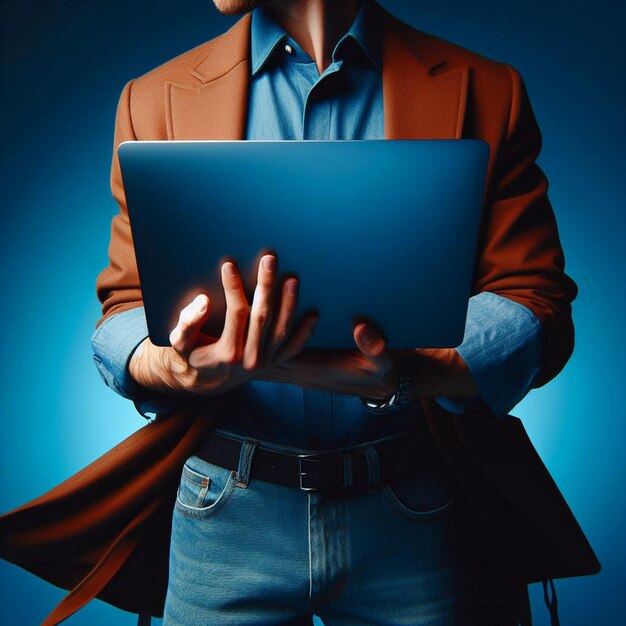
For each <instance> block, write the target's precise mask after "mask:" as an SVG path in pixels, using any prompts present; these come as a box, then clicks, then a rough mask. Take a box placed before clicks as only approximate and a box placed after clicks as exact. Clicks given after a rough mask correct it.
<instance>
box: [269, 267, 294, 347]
mask: <svg viewBox="0 0 626 626" xmlns="http://www.w3.org/2000/svg"><path fill="white" fill-rule="evenodd" d="M298 287H299V281H298V279H297V278H289V279H288V280H286V281H285V282H284V283H283V287H282V293H281V298H280V308H279V310H278V315H277V317H276V323H275V324H274V329H273V331H272V337H271V347H270V358H272V357H273V356H274V354H275V353H276V351H277V350H278V348H279V347H280V346H281V345H282V344H283V342H284V341H285V339H287V337H288V336H289V333H290V332H291V327H292V326H293V320H294V317H295V314H296V308H297V306H298Z"/></svg>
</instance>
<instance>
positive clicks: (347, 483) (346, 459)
mask: <svg viewBox="0 0 626 626" xmlns="http://www.w3.org/2000/svg"><path fill="white" fill-rule="evenodd" d="M333 459H337V460H338V461H340V465H339V467H341V470H342V471H341V472H327V473H325V474H322V476H324V477H325V478H326V485H325V486H324V487H320V486H312V485H311V484H310V483H309V484H308V485H307V484H306V483H307V482H308V481H307V478H306V477H307V476H312V474H311V472H307V471H305V470H306V469H307V468H306V467H304V464H305V463H323V462H324V461H326V462H328V461H329V460H331V461H332V460H333ZM338 473H341V478H342V481H341V484H337V483H336V482H335V483H334V484H333V481H334V480H336V479H337V478H338V476H337V475H336V474H338ZM319 475H320V474H317V476H319ZM298 478H299V479H300V485H299V487H300V489H301V490H302V491H309V492H312V493H319V492H322V491H331V490H332V489H347V488H348V487H351V486H352V484H353V476H352V456H351V455H350V454H324V453H323V452H320V453H319V454H298ZM337 482H338V481H337Z"/></svg>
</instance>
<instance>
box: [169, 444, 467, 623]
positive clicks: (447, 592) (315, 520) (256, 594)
mask: <svg viewBox="0 0 626 626" xmlns="http://www.w3.org/2000/svg"><path fill="white" fill-rule="evenodd" d="M256 445H257V442H255V441H253V440H245V441H243V445H242V449H241V456H240V461H239V468H238V470H237V471H234V470H228V469H224V468H221V467H218V466H217V465H213V464H211V463H208V462H206V461H204V460H202V459H200V458H198V457H196V456H192V457H190V458H189V459H188V460H187V462H186V463H185V466H184V468H183V471H182V476H181V481H180V487H179V491H178V497H177V501H176V504H175V507H174V512H173V527H172V542H171V552H170V577H169V586H168V591H167V598H166V602H165V614H164V621H163V624H164V626H208V625H214V624H215V625H221V624H236V625H237V626H245V625H248V624H268V625H269V624H294V625H295V624H312V623H313V622H312V616H313V615H314V614H315V615H318V616H319V617H321V619H322V620H323V622H324V624H325V625H326V626H330V625H333V624H337V625H342V626H343V625H349V624H355V625H356V624H358V625H362V624H380V625H385V626H392V625H394V624H411V625H415V626H426V625H428V626H435V625H440V626H444V625H445V626H450V625H452V624H454V625H455V626H465V625H468V624H472V623H473V620H472V617H471V614H472V610H471V606H470V605H471V599H470V592H469V589H470V585H471V583H470V580H469V579H470V575H469V568H468V567H467V566H466V565H465V561H464V559H463V558H462V556H461V555H462V550H461V548H460V541H459V535H460V534H461V533H460V531H459V528H458V526H457V523H458V520H457V516H456V515H455V511H456V508H457V507H456V506H455V504H456V496H455V488H454V485H453V484H452V483H451V482H450V481H449V480H447V479H446V478H445V477H444V476H442V475H418V476H411V477H403V478H401V479H398V480H394V481H392V482H391V483H389V484H386V485H384V486H382V487H381V488H378V489H376V490H375V491H373V492H369V493H360V494H353V495H348V496H336V495H328V494H320V493H311V492H306V491H302V490H300V489H297V488H294V487H286V486H282V485H278V484H274V483H269V482H264V481H260V480H255V479H251V478H250V475H249V474H250V465H251V462H252V459H253V457H254V451H255V446H256Z"/></svg>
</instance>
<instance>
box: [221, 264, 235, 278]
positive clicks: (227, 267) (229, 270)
mask: <svg viewBox="0 0 626 626" xmlns="http://www.w3.org/2000/svg"><path fill="white" fill-rule="evenodd" d="M224 270H225V271H226V274H228V276H235V275H236V274H237V272H236V271H235V264H234V263H231V262H230V261H229V262H228V263H224Z"/></svg>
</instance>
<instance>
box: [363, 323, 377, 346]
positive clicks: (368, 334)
mask: <svg viewBox="0 0 626 626" xmlns="http://www.w3.org/2000/svg"><path fill="white" fill-rule="evenodd" d="M373 338H374V333H373V332H372V329H371V328H370V327H369V326H366V327H365V329H364V330H362V331H361V341H363V342H365V343H369V342H370V341H371V340H372V339H373Z"/></svg>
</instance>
